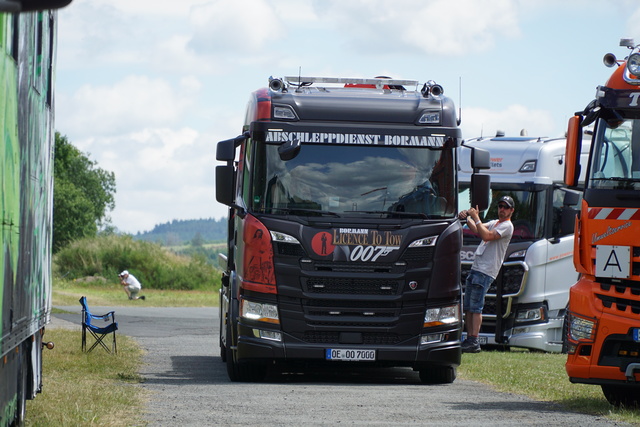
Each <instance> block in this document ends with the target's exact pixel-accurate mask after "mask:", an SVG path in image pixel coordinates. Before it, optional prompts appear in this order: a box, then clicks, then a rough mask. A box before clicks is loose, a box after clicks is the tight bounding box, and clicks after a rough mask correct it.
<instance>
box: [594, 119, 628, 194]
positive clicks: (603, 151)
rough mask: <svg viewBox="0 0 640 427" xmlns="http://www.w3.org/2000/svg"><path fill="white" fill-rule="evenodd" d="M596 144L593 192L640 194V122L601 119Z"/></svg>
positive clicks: (595, 138) (595, 139)
mask: <svg viewBox="0 0 640 427" xmlns="http://www.w3.org/2000/svg"><path fill="white" fill-rule="evenodd" d="M597 129H598V130H597V131H596V135H595V137H594V138H593V142H592V144H594V147H593V155H592V163H591V167H590V175H589V184H588V186H589V187H591V188H599V189H628V190H640V119H627V120H624V121H622V122H621V123H616V126H613V127H612V126H610V125H609V124H607V122H606V121H605V120H602V119H600V121H599V123H598V126H597Z"/></svg>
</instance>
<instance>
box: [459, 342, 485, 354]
mask: <svg viewBox="0 0 640 427" xmlns="http://www.w3.org/2000/svg"><path fill="white" fill-rule="evenodd" d="M460 348H461V349H462V352H463V353H480V351H481V349H480V344H479V343H478V341H476V340H471V339H469V338H467V339H466V340H464V341H463V342H462V344H460Z"/></svg>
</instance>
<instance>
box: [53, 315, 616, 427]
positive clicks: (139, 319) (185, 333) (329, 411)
mask: <svg viewBox="0 0 640 427" xmlns="http://www.w3.org/2000/svg"><path fill="white" fill-rule="evenodd" d="M59 308H61V309H64V310H68V311H71V312H73V313H76V314H55V315H53V316H54V319H53V325H52V326H53V327H59V326H63V325H67V326H68V325H70V323H68V322H73V323H75V324H76V325H75V327H79V323H80V314H79V313H80V307H79V306H78V307H59ZM110 309H111V308H109V309H108V308H106V307H92V311H94V312H96V313H101V312H106V311H109V310H110ZM115 311H116V320H117V321H118V323H119V327H120V329H119V331H118V332H119V333H121V334H125V335H129V336H132V337H134V338H135V339H136V340H138V342H139V343H140V345H141V346H142V347H143V348H144V349H145V350H146V355H145V357H144V362H145V363H144V365H143V366H142V367H141V370H140V374H141V375H142V376H143V377H144V379H145V381H144V383H143V384H142V385H141V387H143V388H144V389H146V390H148V391H149V392H150V396H151V399H150V402H149V405H148V411H147V413H146V414H145V419H146V420H147V422H148V423H149V425H150V426H166V425H172V424H174V423H179V424H180V425H185V426H205V425H211V426H213V425H221V426H293V425H296V426H297V425H306V426H335V425H349V426H389V425H394V426H427V425H434V426H435V425H437V426H514V425H520V426H567V425H576V426H578V425H579V426H621V425H624V424H620V423H613V422H611V421H607V420H606V419H605V418H602V417H594V416H590V415H583V414H576V413H571V412H566V411H564V410H563V409H562V408H560V407H559V406H557V405H554V404H551V403H548V402H539V401H535V400H531V399H529V398H526V397H523V396H519V395H515V394H509V393H500V392H496V391H494V390H492V388H491V387H489V386H486V385H484V384H480V383H476V382H473V381H465V380H461V379H457V380H456V381H455V382H454V383H453V384H448V385H437V386H427V385H423V384H421V383H420V379H419V378H418V375H417V373H414V372H413V371H411V370H410V369H401V368H395V369H364V368H360V369H349V370H344V369H343V370H337V371H336V370H315V371H314V372H276V373H272V374H270V375H269V377H268V378H267V381H266V382H264V383H257V384H255V383H232V382H230V381H229V379H228V377H227V373H226V368H225V364H224V363H222V362H221V361H220V358H219V348H218V344H217V343H218V322H217V315H218V314H217V313H218V312H217V308H150V307H117V308H115Z"/></svg>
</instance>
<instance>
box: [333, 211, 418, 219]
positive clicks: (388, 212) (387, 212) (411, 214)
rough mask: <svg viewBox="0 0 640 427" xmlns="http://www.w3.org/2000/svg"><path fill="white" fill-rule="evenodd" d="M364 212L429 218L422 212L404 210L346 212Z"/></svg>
mask: <svg viewBox="0 0 640 427" xmlns="http://www.w3.org/2000/svg"><path fill="white" fill-rule="evenodd" d="M352 212H354V213H364V214H374V215H387V216H389V217H394V216H403V217H406V218H423V219H429V217H428V216H427V215H426V214H424V213H422V212H402V211H348V212H345V213H352Z"/></svg>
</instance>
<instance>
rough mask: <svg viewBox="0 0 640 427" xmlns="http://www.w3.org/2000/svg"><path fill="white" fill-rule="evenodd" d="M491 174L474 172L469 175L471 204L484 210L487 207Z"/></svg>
mask: <svg viewBox="0 0 640 427" xmlns="http://www.w3.org/2000/svg"><path fill="white" fill-rule="evenodd" d="M490 188H491V175H488V174H484V173H474V174H472V175H471V206H473V207H476V206H477V207H478V209H479V210H481V211H484V210H487V209H488V208H489V191H490Z"/></svg>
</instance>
